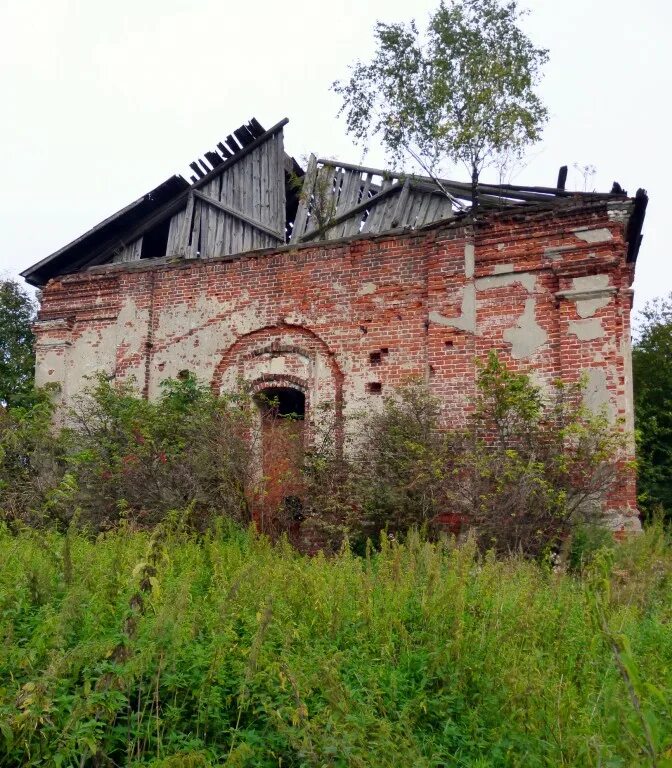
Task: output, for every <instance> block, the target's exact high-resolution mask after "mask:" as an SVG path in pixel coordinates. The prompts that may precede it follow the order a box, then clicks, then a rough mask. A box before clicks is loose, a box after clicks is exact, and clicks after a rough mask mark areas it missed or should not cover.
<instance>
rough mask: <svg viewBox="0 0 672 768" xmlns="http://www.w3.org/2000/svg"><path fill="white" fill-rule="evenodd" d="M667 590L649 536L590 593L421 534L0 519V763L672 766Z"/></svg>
mask: <svg viewBox="0 0 672 768" xmlns="http://www.w3.org/2000/svg"><path fill="white" fill-rule="evenodd" d="M65 552H69V554H68V556H67V558H66V557H65V554H64V553H65ZM671 586H672V550H671V549H670V542H669V540H668V538H667V536H666V535H665V533H664V532H663V531H662V529H661V528H660V526H654V527H652V528H650V529H649V530H648V531H647V532H645V533H644V534H643V535H642V536H639V537H636V538H635V539H632V540H630V541H629V542H626V543H625V544H623V545H620V546H619V547H618V548H617V549H615V550H600V551H598V552H597V554H596V556H595V557H594V558H593V563H592V565H591V566H590V568H589V569H588V570H587V572H586V576H585V578H583V579H580V578H576V577H573V576H571V575H567V574H561V573H560V574H551V573H549V571H548V570H547V569H546V568H544V567H543V566H540V565H536V564H534V563H531V562H529V561H524V560H521V559H519V558H515V557H514V558H505V559H497V558H496V557H494V556H493V555H492V554H488V555H486V556H479V555H478V552H477V549H476V547H475V546H474V542H473V541H468V542H466V543H465V544H464V545H463V546H462V547H455V546H454V545H452V544H450V543H449V542H447V541H439V542H437V543H429V542H427V541H425V540H423V539H422V538H421V537H420V536H418V535H417V534H415V533H413V534H411V535H410V536H409V537H408V539H407V541H406V542H405V543H404V544H400V543H398V542H396V541H393V542H388V541H387V539H386V538H384V539H383V541H382V542H381V549H380V551H379V552H376V553H372V552H369V553H368V555H367V557H365V558H360V557H356V556H354V555H353V554H352V553H351V552H350V550H349V549H348V548H347V547H346V548H344V549H343V550H342V551H341V552H340V553H339V554H338V555H336V556H334V557H332V558H328V559H327V558H325V557H323V556H317V557H312V558H309V557H305V556H302V555H299V554H297V553H296V552H295V551H293V550H292V549H291V548H290V547H288V546H287V545H286V543H283V542H280V543H279V544H278V545H276V546H272V545H270V544H269V542H268V541H267V540H266V539H264V538H260V537H258V536H256V535H254V534H253V533H252V532H250V533H248V534H245V533H241V532H236V531H235V530H226V531H225V530H219V529H213V530H211V531H210V532H209V533H208V534H206V535H205V536H195V535H191V534H187V533H186V532H185V531H184V530H181V528H180V526H179V524H165V525H163V526H161V527H160V528H159V529H157V530H156V531H155V532H154V533H153V534H152V535H150V534H149V533H144V532H135V533H134V532H132V531H130V530H129V529H128V528H124V527H121V528H118V529H117V530H115V531H113V532H108V533H105V534H101V535H99V536H98V537H97V538H96V539H95V540H94V539H92V538H91V537H87V536H85V535H82V534H79V533H77V532H76V531H74V530H71V531H70V532H69V533H67V534H58V533H53V532H49V531H37V530H34V529H33V530H29V529H26V530H23V531H20V532H17V533H10V532H9V531H8V530H7V528H3V527H0V637H1V638H2V649H3V652H2V653H1V654H0V766H3V767H4V766H7V767H9V766H16V765H22V766H38V765H39V766H43V765H53V766H87V767H88V766H91V767H92V766H105V765H110V766H112V765H119V766H121V765H125V766H154V768H158V767H159V766H162V767H163V768H172V767H173V766H175V767H177V766H180V767H181V768H182V767H183V766H194V767H196V766H198V767H200V766H204V767H205V766H229V768H230V767H231V766H250V767H251V766H261V767H263V766H268V767H269V768H271V766H275V767H277V766H334V767H335V766H362V768H364V766H366V767H367V768H368V767H369V766H371V767H375V766H381V768H382V767H384V768H395V767H396V766H398V767H399V768H402V767H403V768H407V766H419V767H421V768H422V767H423V766H425V767H426V768H430V766H439V765H446V766H448V765H450V766H452V765H455V766H526V767H527V766H530V767H531V768H536V767H538V766H539V767H540V766H548V767H549V768H550V767H551V766H553V767H555V766H561V765H565V766H587V767H591V766H594V767H595V768H597V767H598V766H607V765H610V766H623V768H626V767H629V766H638V765H656V766H658V767H659V768H664V767H665V766H670V764H671V757H672V752H671V748H672V725H671V724H672V706H671V702H672V629H671V628H672V602H671V601H670V594H672V591H671V589H670V587H671Z"/></svg>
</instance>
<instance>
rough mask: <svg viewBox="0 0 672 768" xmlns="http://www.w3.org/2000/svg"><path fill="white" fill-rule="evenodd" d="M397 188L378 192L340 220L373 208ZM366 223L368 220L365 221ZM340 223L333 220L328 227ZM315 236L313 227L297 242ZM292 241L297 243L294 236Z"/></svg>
mask: <svg viewBox="0 0 672 768" xmlns="http://www.w3.org/2000/svg"><path fill="white" fill-rule="evenodd" d="M397 189H398V187H396V186H395V187H391V188H388V189H387V190H385V192H379V193H378V194H377V195H376V196H375V197H373V198H371V199H369V200H364V201H362V202H361V203H360V204H359V205H357V206H355V207H354V208H351V209H350V210H349V211H348V212H347V213H346V214H345V215H344V216H343V217H342V220H343V221H345V219H349V218H350V216H353V215H354V214H356V213H359V212H361V213H362V214H363V213H364V211H365V210H366V209H367V208H373V207H374V205H375V204H377V202H378V201H379V200H384V199H385V198H386V197H387V196H388V195H390V194H393V193H395V192H396V191H397ZM369 218H370V217H369ZM367 221H368V219H367ZM338 223H340V219H334V220H333V221H332V222H331V224H330V227H334V226H336V224H338ZM316 234H317V230H316V228H315V227H311V229H309V230H308V231H307V232H305V233H304V234H303V235H302V236H301V237H299V239H298V242H305V241H307V240H310V239H311V238H312V237H314V236H315V235H316ZM292 241H294V242H297V241H295V240H294V235H292Z"/></svg>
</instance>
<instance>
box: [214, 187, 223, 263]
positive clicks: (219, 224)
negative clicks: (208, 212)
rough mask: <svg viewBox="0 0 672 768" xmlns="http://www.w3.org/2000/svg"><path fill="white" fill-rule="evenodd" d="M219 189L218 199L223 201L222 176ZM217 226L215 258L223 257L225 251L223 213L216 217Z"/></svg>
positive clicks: (219, 212)
mask: <svg viewBox="0 0 672 768" xmlns="http://www.w3.org/2000/svg"><path fill="white" fill-rule="evenodd" d="M218 181H219V188H218V190H217V199H218V200H221V199H222V187H223V185H224V177H223V176H220V177H219V179H218ZM215 220H216V224H215V233H214V246H213V252H212V255H213V257H215V258H216V257H218V256H222V255H223V253H222V251H223V250H224V225H225V222H226V216H225V214H223V213H222V212H221V211H218V212H217V216H216V219H215Z"/></svg>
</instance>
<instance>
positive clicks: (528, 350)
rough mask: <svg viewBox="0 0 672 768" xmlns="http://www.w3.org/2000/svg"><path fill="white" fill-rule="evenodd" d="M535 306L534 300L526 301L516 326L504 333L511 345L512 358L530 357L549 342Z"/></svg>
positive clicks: (505, 338)
mask: <svg viewBox="0 0 672 768" xmlns="http://www.w3.org/2000/svg"><path fill="white" fill-rule="evenodd" d="M535 306H536V302H535V300H534V299H526V300H525V311H524V312H523V314H522V315H521V316H520V317H519V318H518V322H517V323H516V325H514V326H513V328H507V329H506V330H505V331H504V340H505V341H507V342H508V343H509V344H511V356H512V357H514V358H516V359H520V358H521V357H529V356H530V355H532V354H534V353H535V352H536V351H537V350H538V349H539V348H540V347H542V346H543V345H544V344H545V343H546V342H547V341H548V334H547V333H546V331H545V330H544V329H543V328H542V327H541V326H540V325H539V323H537V318H536V313H535Z"/></svg>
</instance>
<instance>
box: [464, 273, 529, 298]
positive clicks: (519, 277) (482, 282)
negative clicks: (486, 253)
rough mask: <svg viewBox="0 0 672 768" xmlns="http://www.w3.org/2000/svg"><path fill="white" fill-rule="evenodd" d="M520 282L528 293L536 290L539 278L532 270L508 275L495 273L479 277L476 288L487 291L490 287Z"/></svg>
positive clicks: (500, 286)
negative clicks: (490, 275)
mask: <svg viewBox="0 0 672 768" xmlns="http://www.w3.org/2000/svg"><path fill="white" fill-rule="evenodd" d="M515 283H520V284H521V285H522V286H523V288H525V290H526V291H527V292H528V293H532V291H534V289H535V287H536V284H537V278H536V277H535V276H534V275H533V274H531V273H530V272H514V273H513V274H508V275H493V276H492V277H479V278H478V279H477V280H476V288H477V290H479V291H487V290H488V289H490V288H502V287H503V286H507V285H514V284H515Z"/></svg>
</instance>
